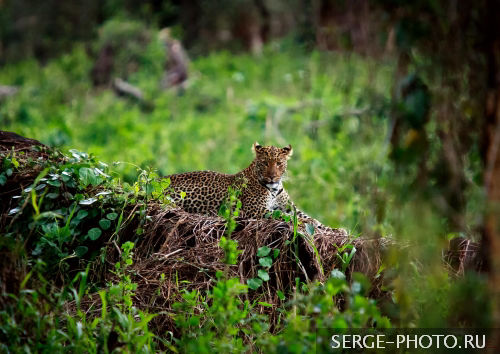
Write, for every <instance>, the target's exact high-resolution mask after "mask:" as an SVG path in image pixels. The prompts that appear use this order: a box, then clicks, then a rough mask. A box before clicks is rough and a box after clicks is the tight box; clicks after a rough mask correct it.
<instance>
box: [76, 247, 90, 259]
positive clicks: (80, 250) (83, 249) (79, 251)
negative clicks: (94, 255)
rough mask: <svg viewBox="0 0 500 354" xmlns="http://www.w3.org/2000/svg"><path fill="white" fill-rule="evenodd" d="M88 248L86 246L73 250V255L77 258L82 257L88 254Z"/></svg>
mask: <svg viewBox="0 0 500 354" xmlns="http://www.w3.org/2000/svg"><path fill="white" fill-rule="evenodd" d="M88 250H89V249H88V247H86V246H78V247H77V248H75V253H76V255H77V257H82V256H83V255H84V254H85V253H87V252H88Z"/></svg>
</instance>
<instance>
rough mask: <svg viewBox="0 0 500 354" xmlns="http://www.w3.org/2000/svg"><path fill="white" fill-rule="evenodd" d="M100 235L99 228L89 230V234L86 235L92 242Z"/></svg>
mask: <svg viewBox="0 0 500 354" xmlns="http://www.w3.org/2000/svg"><path fill="white" fill-rule="evenodd" d="M101 234H102V231H101V229H100V228H98V227H93V228H91V229H90V230H89V233H88V234H87V236H88V237H89V238H90V239H91V240H92V241H95V240H97V239H98V238H99V237H100V236H101Z"/></svg>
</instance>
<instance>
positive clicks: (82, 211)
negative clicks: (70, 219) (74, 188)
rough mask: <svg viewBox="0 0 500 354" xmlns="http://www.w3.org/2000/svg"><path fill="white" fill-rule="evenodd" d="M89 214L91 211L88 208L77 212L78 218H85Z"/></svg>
mask: <svg viewBox="0 0 500 354" xmlns="http://www.w3.org/2000/svg"><path fill="white" fill-rule="evenodd" d="M87 215H89V212H88V211H87V210H80V211H79V212H78V214H76V218H77V219H78V220H82V219H84V218H85V217H86V216H87Z"/></svg>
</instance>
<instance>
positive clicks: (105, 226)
mask: <svg viewBox="0 0 500 354" xmlns="http://www.w3.org/2000/svg"><path fill="white" fill-rule="evenodd" d="M99 226H100V227H101V229H103V230H107V229H109V228H110V227H111V221H109V220H108V219H101V220H99Z"/></svg>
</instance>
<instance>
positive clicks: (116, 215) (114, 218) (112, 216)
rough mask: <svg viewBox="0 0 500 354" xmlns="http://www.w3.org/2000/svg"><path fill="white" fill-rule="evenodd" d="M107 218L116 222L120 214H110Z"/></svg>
mask: <svg viewBox="0 0 500 354" xmlns="http://www.w3.org/2000/svg"><path fill="white" fill-rule="evenodd" d="M106 217H107V218H108V219H109V220H116V218H117V217H118V214H117V213H109V214H108V215H106Z"/></svg>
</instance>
